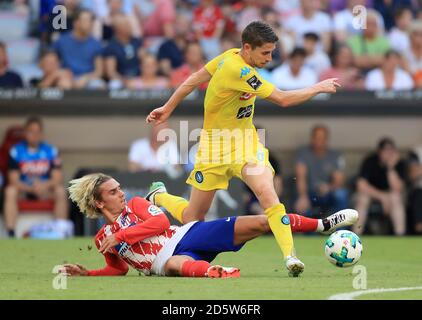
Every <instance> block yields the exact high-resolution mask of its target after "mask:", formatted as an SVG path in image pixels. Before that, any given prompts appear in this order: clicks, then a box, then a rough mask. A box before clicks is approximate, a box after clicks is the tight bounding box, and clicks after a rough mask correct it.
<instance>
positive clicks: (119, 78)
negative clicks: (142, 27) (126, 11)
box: [103, 14, 142, 89]
mask: <svg viewBox="0 0 422 320" xmlns="http://www.w3.org/2000/svg"><path fill="white" fill-rule="evenodd" d="M112 24H113V27H114V36H113V38H112V39H111V40H110V42H109V44H108V45H107V47H106V48H105V49H104V52H103V55H104V66H105V75H106V78H107V79H108V81H109V88H110V89H120V88H122V87H124V83H125V81H126V79H130V78H134V77H138V76H139V75H140V73H141V71H140V61H139V54H138V53H139V49H140V48H141V47H142V39H141V38H137V37H135V36H134V35H133V33H132V27H131V22H130V21H129V19H128V17H127V16H125V15H122V14H119V15H116V16H115V17H114V18H113V23H112Z"/></svg>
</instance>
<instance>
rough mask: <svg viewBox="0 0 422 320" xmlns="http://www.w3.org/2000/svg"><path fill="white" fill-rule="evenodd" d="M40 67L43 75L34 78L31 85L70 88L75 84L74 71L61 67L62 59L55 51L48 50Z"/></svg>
mask: <svg viewBox="0 0 422 320" xmlns="http://www.w3.org/2000/svg"><path fill="white" fill-rule="evenodd" d="M39 66H40V69H41V70H42V72H43V76H42V78H40V79H32V80H31V81H30V82H31V85H32V86H35V87H38V88H60V89H64V90H70V89H72V86H73V75H72V72H70V71H69V70H66V69H61V68H60V60H59V57H58V56H57V53H55V52H54V51H46V52H44V53H43V55H42V56H41V58H40V62H39Z"/></svg>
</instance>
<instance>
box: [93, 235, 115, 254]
mask: <svg viewBox="0 0 422 320" xmlns="http://www.w3.org/2000/svg"><path fill="white" fill-rule="evenodd" d="M117 244H119V241H117V239H116V237H115V235H114V234H112V235H111V236H108V237H107V238H105V239H104V240H103V242H102V243H101V246H100V249H98V251H100V252H101V253H102V254H104V253H106V252H107V251H108V250H109V249H111V248H112V247H114V246H115V245H117Z"/></svg>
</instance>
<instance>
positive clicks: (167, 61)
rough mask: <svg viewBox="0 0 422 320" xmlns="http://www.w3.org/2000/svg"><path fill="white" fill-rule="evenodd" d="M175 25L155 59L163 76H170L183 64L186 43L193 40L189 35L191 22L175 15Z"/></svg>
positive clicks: (182, 16)
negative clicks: (158, 62)
mask: <svg viewBox="0 0 422 320" xmlns="http://www.w3.org/2000/svg"><path fill="white" fill-rule="evenodd" d="M176 21H177V23H176V25H175V26H174V28H173V29H171V31H170V32H169V34H168V35H167V38H166V40H165V41H164V42H163V43H162V44H161V46H160V48H159V49H158V54H157V58H158V60H159V61H160V69H161V71H162V72H163V73H164V74H165V75H170V73H171V72H172V70H174V69H177V68H179V67H181V66H182V64H183V63H184V57H183V52H184V51H185V50H186V45H187V41H188V40H189V39H193V38H194V36H193V34H191V33H190V30H189V29H190V28H191V22H190V21H189V20H188V19H187V18H186V16H184V15H180V14H179V15H177V18H176Z"/></svg>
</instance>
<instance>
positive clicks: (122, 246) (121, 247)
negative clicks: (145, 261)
mask: <svg viewBox="0 0 422 320" xmlns="http://www.w3.org/2000/svg"><path fill="white" fill-rule="evenodd" d="M129 248H130V245H129V244H127V243H126V242H124V241H122V242H120V243H119V244H118V245H116V246H114V249H116V251H117V252H118V254H119V256H122V257H124V256H125V255H126V253H127V251H128V250H129Z"/></svg>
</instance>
